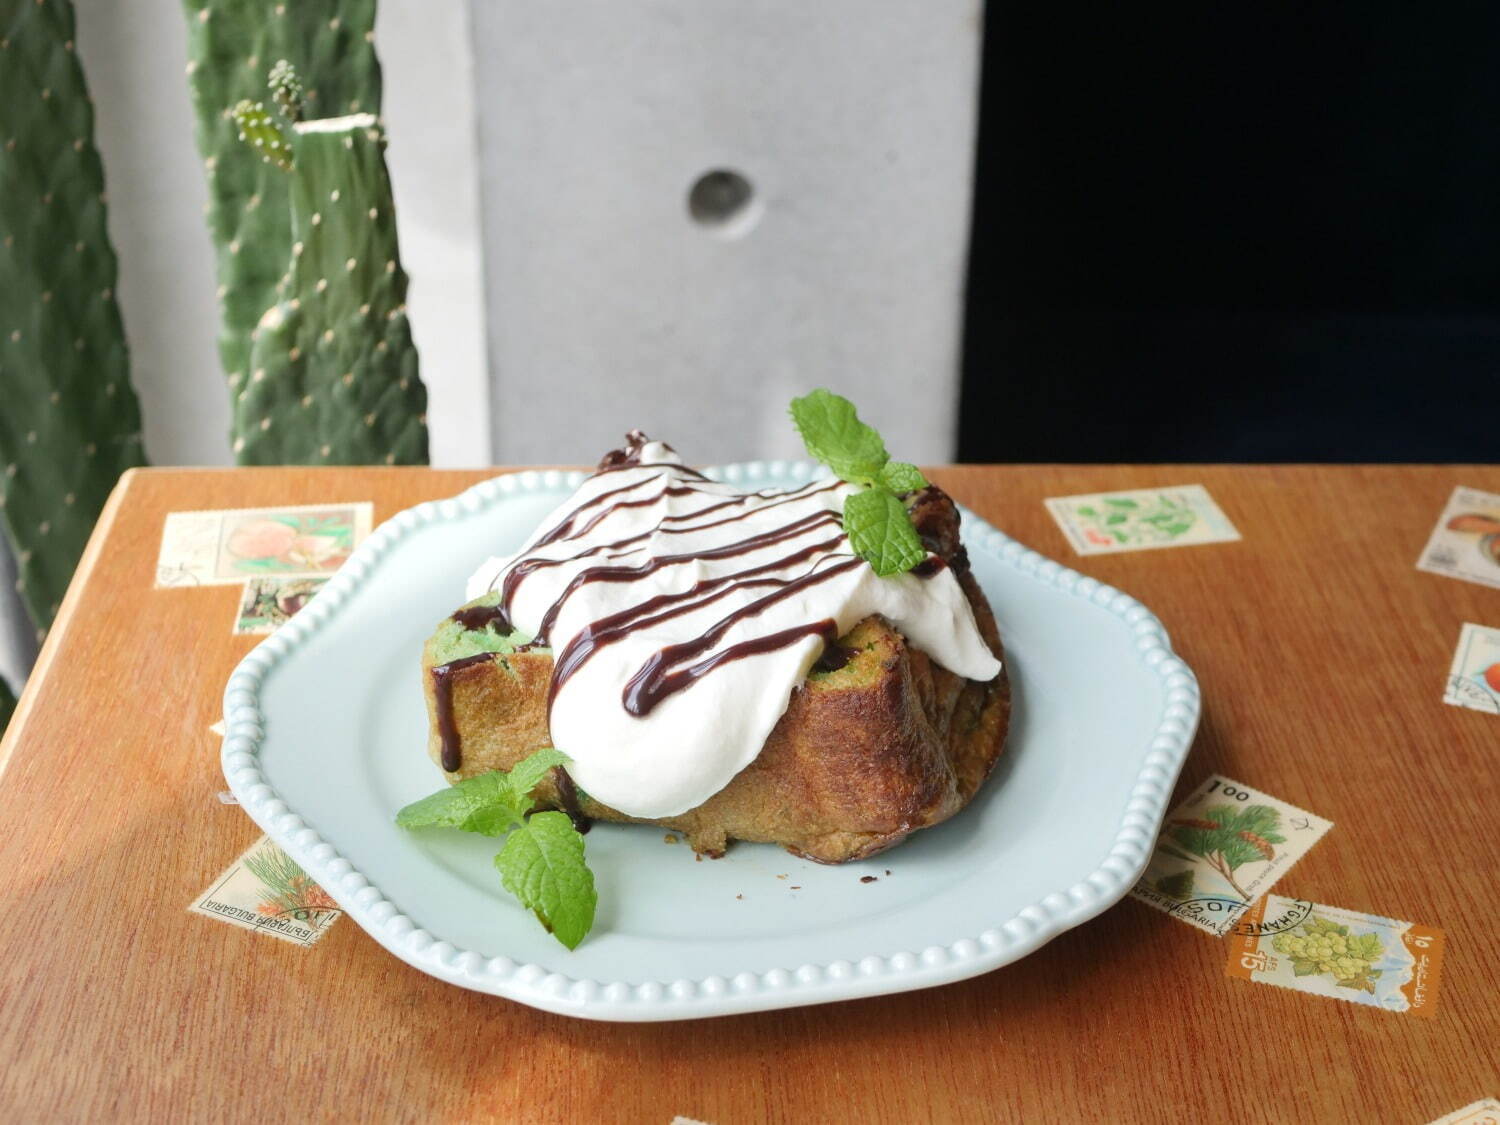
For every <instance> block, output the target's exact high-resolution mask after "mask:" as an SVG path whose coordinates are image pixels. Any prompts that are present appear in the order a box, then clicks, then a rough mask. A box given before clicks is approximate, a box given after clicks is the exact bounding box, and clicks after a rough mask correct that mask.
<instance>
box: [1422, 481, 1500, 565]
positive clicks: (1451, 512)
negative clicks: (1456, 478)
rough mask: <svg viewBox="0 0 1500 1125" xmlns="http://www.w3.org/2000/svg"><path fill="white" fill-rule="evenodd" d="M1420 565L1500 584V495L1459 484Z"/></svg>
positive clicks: (1429, 540) (1428, 542) (1433, 533)
mask: <svg viewBox="0 0 1500 1125" xmlns="http://www.w3.org/2000/svg"><path fill="white" fill-rule="evenodd" d="M1417 569H1418V570H1426V571H1431V572H1432V573H1433V574H1445V575H1447V576H1448V577H1449V578H1461V579H1463V580H1464V581H1466V582H1478V583H1480V584H1481V585H1484V586H1500V495H1497V494H1496V493H1493V492H1481V491H1479V490H1478V489H1477V488H1463V487H1461V486H1460V487H1458V488H1455V489H1454V490H1453V495H1451V496H1450V497H1449V498H1448V505H1447V507H1445V508H1444V509H1443V514H1442V515H1441V516H1439V517H1438V521H1437V525H1436V526H1435V527H1434V528H1433V529H1432V535H1431V536H1430V537H1429V538H1428V540H1427V546H1426V547H1425V548H1424V549H1423V551H1422V557H1421V558H1420V559H1418V560H1417Z"/></svg>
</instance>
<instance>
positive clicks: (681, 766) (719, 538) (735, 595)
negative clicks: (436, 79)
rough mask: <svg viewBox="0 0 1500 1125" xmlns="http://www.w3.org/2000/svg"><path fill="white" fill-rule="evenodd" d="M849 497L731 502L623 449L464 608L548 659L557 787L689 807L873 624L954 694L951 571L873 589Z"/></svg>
mask: <svg viewBox="0 0 1500 1125" xmlns="http://www.w3.org/2000/svg"><path fill="white" fill-rule="evenodd" d="M854 490H855V489H854V487H853V486H851V485H847V484H844V483H843V482H841V481H838V480H834V479H823V480H816V481H813V482H811V483H809V484H807V485H804V486H802V487H801V488H797V489H792V490H790V491H780V490H762V491H758V492H744V491H742V490H740V489H738V488H736V487H735V486H733V485H729V484H721V483H718V482H714V481H710V480H707V479H705V478H704V477H702V476H701V475H700V474H698V473H696V472H695V471H694V470H692V469H689V468H687V467H686V466H684V465H683V464H682V461H681V459H680V458H679V457H678V456H677V454H676V453H674V452H673V451H672V449H671V447H669V446H667V445H664V444H663V443H660V442H648V441H646V440H645V439H644V438H640V439H633V444H632V446H631V449H630V454H629V456H628V457H621V458H618V459H617V460H616V461H615V462H614V463H609V462H606V467H605V468H604V469H602V470H601V471H600V472H598V473H596V474H595V475H593V476H591V477H589V478H588V479H587V480H585V481H584V483H583V484H582V485H581V486H580V487H579V489H578V491H577V492H575V493H574V494H573V495H572V496H571V497H569V499H568V500H567V501H565V502H564V503H563V504H562V505H561V506H560V507H559V508H557V509H556V510H555V511H554V512H553V513H552V514H551V515H550V516H548V517H547V519H545V520H544V521H543V522H542V524H541V526H540V527H539V528H538V529H537V531H536V532H535V533H534V534H533V535H532V536H531V538H530V539H529V540H528V541H527V543H526V544H525V546H523V547H522V548H521V550H520V551H519V552H517V553H516V554H514V555H512V556H509V557H506V558H492V559H489V560H488V561H486V562H485V563H484V565H483V566H481V567H480V568H479V569H478V570H477V571H476V572H475V573H474V575H473V577H472V578H471V579H470V580H469V586H468V596H469V598H471V599H472V598H476V597H479V596H480V595H482V594H484V593H486V592H487V591H491V590H497V589H498V590H500V591H501V595H502V597H501V604H500V608H501V610H502V611H503V613H504V615H505V617H506V618H508V620H509V623H510V624H511V625H512V626H513V627H514V628H515V629H517V630H518V631H519V632H521V633H523V634H525V635H527V636H531V637H536V638H537V639H538V641H539V642H544V643H546V644H548V645H550V646H551V648H552V650H553V655H554V660H555V662H556V663H555V667H554V670H553V681H552V690H551V694H550V700H549V706H550V715H549V723H550V727H551V735H552V741H553V744H554V745H555V746H556V747H557V748H558V749H559V750H561V751H562V752H563V753H564V754H566V755H568V757H569V758H571V759H572V762H573V764H572V766H571V767H570V768H569V772H570V773H571V774H572V776H573V779H574V780H575V781H576V782H577V783H578V784H579V785H580V786H581V787H583V788H584V789H585V790H587V791H588V792H589V793H590V794H591V795H592V796H594V797H595V798H597V799H598V800H600V801H602V802H603V803H604V804H606V805H609V806H611V807H612V808H615V809H617V810H619V811H620V812H622V813H625V814H627V815H630V816H639V817H645V818H657V817H666V816H673V815H676V814H678V813H681V812H685V811H686V810H688V809H691V808H694V807H696V806H697V805H700V804H702V803H703V802H704V801H706V800H707V799H708V798H709V797H711V796H713V795H714V794H715V793H717V792H718V791H719V790H720V789H722V788H724V786H725V785H727V784H729V782H730V781H731V780H732V779H733V778H734V776H735V774H737V773H739V771H740V770H742V769H743V768H744V767H745V766H746V765H748V764H749V763H750V762H751V761H753V760H754V758H755V757H756V755H757V754H759V753H760V750H761V747H762V746H763V745H764V744H765V741H766V739H767V737H768V736H769V735H770V733H771V729H772V728H773V727H774V726H775V725H776V722H777V720H779V719H780V718H781V716H782V714H783V713H784V712H785V711H786V708H787V705H788V704H789V703H790V701H791V697H792V693H793V692H794V691H795V690H796V689H797V687H798V686H799V685H800V684H801V683H802V682H803V680H804V679H805V678H806V676H807V674H808V671H809V670H810V669H811V667H812V665H813V663H814V662H815V661H816V660H817V658H818V656H819V654H820V653H821V652H822V651H823V648H824V646H825V644H827V643H828V642H831V641H832V640H833V639H834V638H835V637H838V636H840V635H841V634H843V633H845V632H847V631H848V630H849V629H850V628H852V627H853V626H854V625H855V624H856V623H857V622H859V621H861V620H862V619H864V618H865V617H868V616H869V615H871V614H877V613H878V614H881V615H883V616H884V617H885V618H886V619H887V620H889V621H890V622H891V623H892V624H893V625H894V626H895V627H896V628H897V629H899V630H900V631H901V632H902V633H903V634H904V635H905V636H906V638H907V639H908V640H909V641H910V643H911V644H913V645H914V646H915V647H917V648H919V649H921V650H922V651H924V652H926V653H927V654H928V655H929V656H931V657H932V658H933V659H934V660H936V661H937V662H938V663H939V664H941V665H943V666H944V667H945V668H948V669H949V670H950V671H953V672H956V673H958V674H959V675H961V676H965V677H967V678H969V679H971V680H979V681H986V680H990V679H993V678H994V677H995V676H996V675H998V674H999V671H1000V663H999V661H997V660H996V659H995V657H994V655H993V654H992V653H991V652H990V650H989V647H988V646H987V645H986V644H985V642H984V639H983V637H981V636H980V633H979V629H978V627H977V626H976V625H975V622H974V615H973V612H972V610H971V609H970V607H969V602H968V599H967V598H966V597H965V595H964V592H963V589H962V588H961V587H960V585H959V583H958V581H957V579H956V578H955V577H954V575H953V573H952V571H951V570H948V569H947V568H938V569H936V570H933V571H932V572H931V573H929V574H928V576H926V577H917V576H916V575H915V574H901V575H896V576H894V577H889V578H880V577H878V576H877V575H876V574H875V572H874V571H873V570H872V569H871V568H870V566H869V564H868V563H866V562H865V561H864V560H863V559H861V558H859V557H858V556H857V555H855V554H853V553H852V551H851V550H850V547H849V543H848V540H847V539H846V538H845V537H844V534H843V526H842V519H841V515H840V513H841V512H842V509H843V504H844V498H845V497H846V496H847V495H848V494H849V493H850V492H852V491H854Z"/></svg>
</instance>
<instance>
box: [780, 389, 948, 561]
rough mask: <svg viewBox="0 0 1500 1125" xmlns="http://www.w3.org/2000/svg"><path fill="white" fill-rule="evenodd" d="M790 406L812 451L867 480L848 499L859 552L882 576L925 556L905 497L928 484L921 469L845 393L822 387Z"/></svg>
mask: <svg viewBox="0 0 1500 1125" xmlns="http://www.w3.org/2000/svg"><path fill="white" fill-rule="evenodd" d="M791 411H792V421H793V422H794V423H796V426H797V432H798V433H800V434H801V435H802V443H803V444H804V445H805V446H807V452H808V453H810V454H811V455H812V456H814V457H816V458H817V459H818V460H819V461H822V462H823V464H825V465H827V466H828V467H829V468H830V469H832V470H833V471H834V473H835V474H836V475H837V476H838V477H839V478H840V479H842V480H845V481H848V482H849V483H850V484H857V485H863V486H864V491H863V492H856V493H854V494H853V495H851V496H849V497H847V498H846V499H845V500H844V533H845V534H846V535H848V536H849V545H850V546H851V547H852V548H853V549H854V553H855V554H857V555H859V556H860V557H861V558H863V559H864V560H865V561H866V562H868V563H869V564H870V566H871V567H872V568H873V569H874V571H875V573H876V574H878V575H880V576H881V577H882V578H885V577H888V576H889V575H892V574H902V573H905V572H906V571H908V570H910V569H911V568H912V567H914V566H916V565H917V564H918V563H919V562H921V561H922V560H923V559H925V558H926V557H927V549H926V548H925V547H923V546H922V540H921V537H920V536H918V535H917V529H916V528H915V527H913V526H912V522H911V516H910V514H909V513H908V512H907V510H906V505H905V504H903V503H902V502H901V496H902V494H904V493H909V492H916V491H917V490H918V489H921V488H926V487H927V478H926V477H924V476H923V475H922V472H921V470H920V469H918V468H917V467H916V466H915V465H910V464H907V463H906V462H905V461H892V460H891V459H890V454H888V453H887V452H886V451H885V441H884V440H883V439H882V438H881V436H880V434H879V433H877V432H876V431H875V430H874V429H873V428H872V427H870V426H868V425H866V424H865V423H864V422H861V421H860V420H859V415H858V414H857V413H856V412H855V410H854V404H853V403H852V402H850V401H849V400H848V399H846V398H844V397H843V396H842V395H836V394H834V393H833V392H832V391H825V390H823V389H822V388H819V389H818V390H815V391H813V392H812V393H810V394H806V395H803V396H802V397H801V398H794V399H793V400H792V406H791Z"/></svg>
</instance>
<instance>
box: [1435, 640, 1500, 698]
mask: <svg viewBox="0 0 1500 1125" xmlns="http://www.w3.org/2000/svg"><path fill="white" fill-rule="evenodd" d="M1443 702H1444V703H1449V704H1452V705H1453V706H1455V707H1467V708H1469V709H1470V710H1472V711H1485V712H1487V713H1489V714H1491V715H1500V629H1492V628H1490V627H1488V626H1486V625H1474V624H1472V623H1470V624H1466V625H1465V626H1464V627H1463V629H1462V630H1461V631H1460V632H1459V635H1458V648H1457V649H1455V650H1454V653H1453V665H1452V667H1450V668H1449V669H1448V684H1447V688H1446V689H1445V690H1444V692H1443Z"/></svg>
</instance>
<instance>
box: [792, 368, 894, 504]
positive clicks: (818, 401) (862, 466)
mask: <svg viewBox="0 0 1500 1125" xmlns="http://www.w3.org/2000/svg"><path fill="white" fill-rule="evenodd" d="M791 411H792V421H793V422H795V423H796V425H797V432H798V433H800V434H801V435H802V443H803V444H804V445H805V446H807V452H808V453H810V454H811V455H812V456H813V457H816V458H817V459H818V460H819V461H822V462H823V464H825V465H827V466H828V467H829V468H830V469H832V470H833V471H834V472H835V473H837V474H838V475H839V477H840V478H842V479H843V480H846V481H849V482H850V483H851V484H873V483H874V481H875V479H876V478H877V477H878V476H879V475H880V470H881V469H882V468H883V467H884V466H885V463H886V462H887V461H888V460H890V455H889V454H888V453H886V451H885V442H884V441H882V440H881V437H880V435H879V434H878V433H876V432H875V430H873V429H871V428H870V427H869V426H867V425H865V424H864V423H863V422H861V421H860V420H859V415H857V414H856V413H855V412H854V404H853V403H852V402H850V401H849V400H848V399H847V398H844V397H843V396H841V395H836V394H833V393H832V392H831V391H825V390H823V389H822V388H819V389H818V390H815V391H813V392H812V393H811V394H806V395H803V396H802V397H801V398H794V399H792V406H791Z"/></svg>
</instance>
